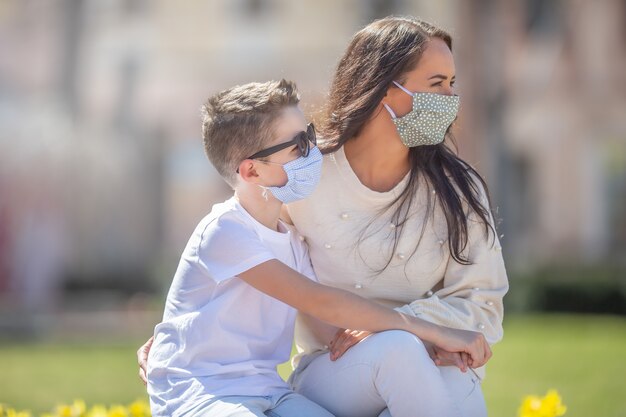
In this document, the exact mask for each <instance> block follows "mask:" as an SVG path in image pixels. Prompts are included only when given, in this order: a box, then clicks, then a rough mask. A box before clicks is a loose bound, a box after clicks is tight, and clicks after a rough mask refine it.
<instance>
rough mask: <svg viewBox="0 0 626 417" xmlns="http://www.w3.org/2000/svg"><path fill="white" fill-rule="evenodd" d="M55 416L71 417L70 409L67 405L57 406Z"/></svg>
mask: <svg viewBox="0 0 626 417" xmlns="http://www.w3.org/2000/svg"><path fill="white" fill-rule="evenodd" d="M56 415H57V416H58V417H73V414H72V407H71V406H69V405H67V404H61V405H57V408H56Z"/></svg>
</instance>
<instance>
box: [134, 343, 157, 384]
mask: <svg viewBox="0 0 626 417" xmlns="http://www.w3.org/2000/svg"><path fill="white" fill-rule="evenodd" d="M152 342H154V336H152V337H151V338H150V339H148V341H147V342H146V343H144V344H143V345H142V346H141V347H140V348H139V349H137V363H138V364H139V379H141V381H142V382H143V384H144V385H147V384H148V377H147V376H146V372H147V371H148V354H149V353H150V348H151V347H152Z"/></svg>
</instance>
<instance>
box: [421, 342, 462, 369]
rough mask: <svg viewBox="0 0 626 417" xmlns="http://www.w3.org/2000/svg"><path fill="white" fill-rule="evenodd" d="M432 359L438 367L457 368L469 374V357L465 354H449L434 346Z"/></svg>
mask: <svg viewBox="0 0 626 417" xmlns="http://www.w3.org/2000/svg"><path fill="white" fill-rule="evenodd" d="M429 353H431V355H430V357H431V358H432V360H433V361H434V362H435V365H437V366H456V367H457V368H459V369H460V370H461V372H467V368H468V366H469V365H468V361H469V358H470V357H469V355H468V354H467V353H465V352H462V353H459V352H448V351H447V350H443V349H440V348H438V347H437V346H433V349H432V352H429Z"/></svg>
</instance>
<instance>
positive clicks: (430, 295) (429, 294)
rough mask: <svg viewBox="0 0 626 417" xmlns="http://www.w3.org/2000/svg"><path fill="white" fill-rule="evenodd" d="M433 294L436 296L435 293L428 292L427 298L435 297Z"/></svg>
mask: <svg viewBox="0 0 626 417" xmlns="http://www.w3.org/2000/svg"><path fill="white" fill-rule="evenodd" d="M433 294H434V293H433V292H432V291H428V292H427V293H426V296H427V297H432V296H433Z"/></svg>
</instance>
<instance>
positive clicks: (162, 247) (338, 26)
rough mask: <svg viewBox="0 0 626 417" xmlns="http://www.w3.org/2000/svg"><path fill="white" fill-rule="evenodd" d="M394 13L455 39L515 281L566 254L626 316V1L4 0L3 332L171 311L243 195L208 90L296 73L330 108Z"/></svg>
mask: <svg viewBox="0 0 626 417" xmlns="http://www.w3.org/2000/svg"><path fill="white" fill-rule="evenodd" d="M390 14H409V15H414V16H419V17H421V18H423V19H425V20H428V21H431V22H434V23H437V24H439V25H441V26H443V27H444V28H446V29H448V30H450V31H451V32H452V34H453V36H454V51H453V52H454V55H455V58H456V65H457V80H458V93H459V94H460V95H461V96H462V112H461V114H460V118H459V119H460V120H459V128H458V129H457V132H456V136H457V141H458V145H459V152H460V154H461V155H462V156H463V157H465V158H466V159H467V160H468V161H470V162H471V163H472V164H473V165H474V166H476V167H477V168H478V170H479V171H480V172H481V173H483V174H484V175H485V176H486V178H487V181H488V183H489V184H490V187H491V192H492V197H493V206H494V207H493V208H494V211H495V213H496V217H498V218H499V219H500V222H499V226H498V227H499V233H500V234H501V235H502V236H503V237H502V243H503V247H504V253H505V258H506V261H507V265H508V268H509V272H510V274H511V280H512V285H513V289H515V288H516V287H515V280H516V279H518V277H522V276H528V275H532V274H533V273H535V272H536V271H538V270H544V271H545V268H546V267H552V266H556V268H557V269H549V271H563V270H564V269H563V268H561V269H559V268H560V267H559V266H563V265H566V266H567V267H566V268H565V270H566V271H571V270H575V271H581V270H583V271H595V272H593V273H590V274H589V275H583V276H582V279H583V280H588V281H590V285H592V286H593V285H594V279H595V277H596V275H597V274H599V275H600V276H602V279H601V281H602V285H604V286H605V287H606V288H607V289H606V294H604V295H603V296H607V297H609V300H612V301H610V302H611V303H617V304H618V307H617V309H618V310H619V308H623V307H619V305H620V303H621V302H622V300H626V295H625V294H626V276H624V274H623V271H624V270H626V266H625V264H626V118H625V116H626V47H625V46H624V45H626V4H625V3H624V1H623V0H595V1H584V0H500V1H497V0H471V1H466V0H440V1H426V0H389V1H385V0H341V1H330V0H318V1H288V0H205V1H198V0H194V1H185V2H172V1H165V0H152V1H149V0H110V1H106V2H102V1H97V0H54V1H43V0H13V1H12V0H0V329H3V330H7V331H8V330H12V332H11V333H10V334H15V333H16V332H17V333H24V332H26V333H29V332H36V331H37V330H38V329H40V328H43V327H45V328H51V327H54V323H57V322H58V321H59V320H61V321H62V319H65V320H66V322H67V320H70V323H72V324H74V325H75V324H77V323H78V324H80V323H82V325H83V326H84V328H85V330H88V329H89V328H90V327H91V322H89V321H85V322H82V321H80V318H81V317H85V316H86V315H88V314H87V313H88V312H89V311H98V312H99V313H100V317H102V315H103V314H105V317H109V321H108V322H106V323H108V326H110V327H111V328H116V327H119V326H121V325H124V324H127V323H128V322H132V321H133V317H136V315H133V314H134V313H132V311H143V310H144V309H146V310H150V308H149V302H148V307H146V301H145V300H146V297H144V296H142V295H141V294H158V295H159V297H157V298H158V303H156V304H157V307H156V310H160V309H161V308H162V307H161V303H162V298H161V294H162V291H163V290H164V289H165V288H166V287H167V285H168V284H169V280H170V278H171V276H172V274H173V272H174V270H175V267H176V264H177V260H178V256H179V254H180V252H181V250H182V248H183V247H184V244H185V242H186V240H187V238H188V236H189V234H190V233H191V231H192V230H193V228H194V226H195V225H196V223H197V222H198V220H199V219H200V218H201V217H202V216H203V215H204V214H205V213H206V212H208V210H209V209H210V206H211V204H213V203H214V202H217V201H221V200H223V199H225V198H227V197H228V196H229V195H230V190H229V189H228V187H227V186H226V185H225V184H224V183H223V182H222V180H221V179H220V178H219V176H218V175H217V174H216V172H215V171H214V170H213V168H212V167H211V166H210V164H209V163H208V161H207V160H206V157H205V155H204V152H203V148H202V143H201V137H200V123H199V109H200V106H201V104H202V103H203V101H204V100H205V99H206V98H207V97H208V96H209V95H211V94H212V93H214V92H216V91H218V90H220V89H223V88H226V87H229V86H232V85H234V84H239V83H245V82H249V81H264V80H268V79H278V78H281V77H284V78H288V79H292V80H294V81H297V83H298V85H299V87H300V90H301V94H302V98H303V107H304V110H305V112H306V113H307V114H308V115H310V116H311V117H315V116H317V115H319V112H320V110H321V109H322V107H323V105H324V99H325V96H326V93H327V91H328V86H329V83H330V79H331V76H332V73H333V71H334V68H335V66H336V63H337V62H338V59H339V57H340V55H341V54H342V52H343V50H344V48H345V47H346V46H347V44H348V42H349V40H350V38H351V36H352V35H353V34H354V33H355V32H356V31H357V30H359V29H360V28H361V27H363V26H364V25H365V24H367V23H369V22H371V21H372V20H374V19H376V18H379V17H384V16H387V15H390ZM567 268H569V269H567ZM598 270H599V271H600V272H598ZM606 271H608V272H606ZM554 274H555V276H556V275H568V272H565V273H563V272H561V273H559V272H554ZM541 277H543V278H542V279H546V278H545V277H546V276H545V275H541ZM549 278H550V275H549V274H548V276H547V279H549ZM519 279H520V280H522V279H523V278H519ZM559 279H562V278H559ZM598 282H600V281H598ZM564 285H565V284H564ZM520 291H521V290H520ZM526 292H527V293H528V290H526ZM582 292H583V293H584V292H585V290H583V291H582ZM532 295H533V294H532V291H531V294H530V296H532ZM119 309H123V310H124V311H127V312H128V311H131V313H128V314H130V316H124V317H127V318H128V317H130V319H129V320H128V321H125V322H124V323H120V321H119V320H117V319H116V318H118V317H119V316H114V315H113V316H106V312H107V311H112V310H119ZM612 311H613V310H612ZM620 311H621V312H622V313H625V312H626V311H624V310H619V311H618V312H620ZM67 312H78V313H76V314H75V315H74V316H69V317H70V318H69V319H68V316H67V314H66V313H67ZM72 317H73V320H75V321H73V322H72V321H71V320H72ZM150 320H153V316H150V319H148V321H150ZM51 324H52V326H51ZM152 324H153V321H152ZM142 325H144V326H145V324H142ZM77 327H80V325H79V326H77ZM77 327H76V326H74V328H77ZM147 333H149V328H147V329H146V334H147Z"/></svg>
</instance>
